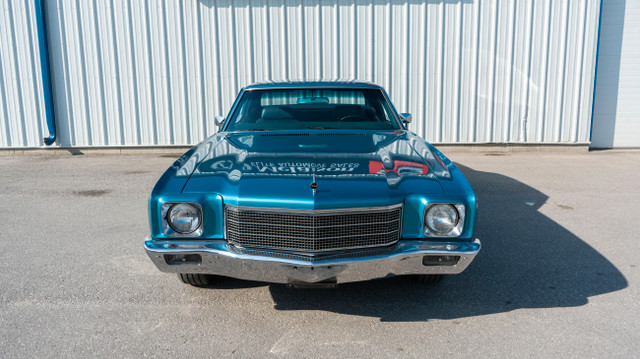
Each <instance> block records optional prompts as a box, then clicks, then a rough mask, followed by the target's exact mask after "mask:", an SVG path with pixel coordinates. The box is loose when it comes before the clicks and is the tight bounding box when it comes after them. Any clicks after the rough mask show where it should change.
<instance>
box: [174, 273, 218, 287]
mask: <svg viewBox="0 0 640 359" xmlns="http://www.w3.org/2000/svg"><path fill="white" fill-rule="evenodd" d="M178 277H180V279H181V280H182V282H184V283H186V284H191V285H192V286H194V287H206V286H209V285H211V284H213V282H214V281H215V276H213V275H210V274H200V273H178Z"/></svg>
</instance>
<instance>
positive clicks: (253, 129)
mask: <svg viewBox="0 0 640 359" xmlns="http://www.w3.org/2000/svg"><path fill="white" fill-rule="evenodd" d="M253 131H266V130H264V129H262V128H252V129H250V130H236V131H235V132H253Z"/></svg>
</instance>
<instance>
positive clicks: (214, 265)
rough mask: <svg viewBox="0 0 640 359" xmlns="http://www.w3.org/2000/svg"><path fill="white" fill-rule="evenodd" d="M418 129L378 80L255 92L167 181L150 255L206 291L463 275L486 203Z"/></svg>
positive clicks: (152, 211)
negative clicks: (218, 283)
mask: <svg viewBox="0 0 640 359" xmlns="http://www.w3.org/2000/svg"><path fill="white" fill-rule="evenodd" d="M410 121H411V115H409V114H405V113H403V114H398V113H397V112H396V110H395V109H394V107H393V105H392V104H391V101H390V100H389V97H388V95H387V94H386V92H385V91H384V90H383V89H382V88H381V87H379V86H377V85H373V84H368V83H356V82H300V83H270V84H258V85H252V86H249V87H246V88H244V89H242V90H241V91H240V94H239V95H238V98H237V99H236V101H235V103H234V104H233V106H232V108H231V111H230V112H229V116H228V118H226V119H224V118H222V117H217V118H216V122H217V123H218V125H219V126H221V130H220V132H218V133H217V134H215V135H213V136H211V137H209V138H207V139H206V140H204V141H203V142H201V143H200V144H198V145H197V146H196V147H194V148H192V149H191V150H189V151H188V152H186V153H185V154H184V155H183V156H182V157H180V158H179V159H178V160H177V161H176V162H175V163H174V164H173V165H172V166H171V167H170V168H169V169H168V170H167V171H166V172H165V173H164V175H162V177H161V178H160V180H159V181H158V183H157V184H156V186H155V188H154V189H153V192H152V193H151V198H150V199H149V216H150V225H151V236H150V237H149V238H147V240H146V242H145V249H146V251H147V253H148V254H149V256H150V257H151V259H152V260H153V262H154V263H155V264H156V266H157V267H158V268H159V269H160V270H161V271H163V272H173V273H178V274H179V276H180V278H181V279H182V280H183V281H184V282H185V283H189V284H192V285H195V286H206V285H209V284H211V283H212V280H214V279H215V276H226V277H233V278H239V279H246V280H255V281H264V282H273V283H286V284H290V285H293V286H296V285H300V286H309V285H311V286H313V285H319V286H320V285H326V286H331V285H335V284H336V283H343V282H354V281H362V280H370V279H376V278H385V277H390V276H397V275H413V276H414V277H416V278H417V279H419V280H420V281H422V282H435V281H439V280H440V279H441V278H442V276H443V274H455V273H460V272H462V271H463V270H464V269H465V268H466V267H467V266H468V265H469V263H471V261H472V260H473V258H474V257H475V255H476V254H477V253H478V251H479V250H480V241H479V240H478V239H475V238H474V237H473V229H474V225H475V218H476V197H475V194H474V192H473V190H472V188H471V186H470V185H469V183H468V182H467V180H466V179H465V177H464V176H463V175H462V173H461V172H460V170H458V168H456V166H455V165H454V164H453V163H452V162H451V161H449V160H448V159H447V158H446V157H445V156H444V155H442V153H440V152H439V151H438V150H436V149H435V148H434V147H433V146H431V145H430V144H429V143H427V142H426V141H424V140H423V139H422V138H420V137H418V136H417V135H416V134H414V133H412V132H410V131H408V130H407V124H408V123H409V122H410Z"/></svg>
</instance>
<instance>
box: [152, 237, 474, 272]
mask: <svg viewBox="0 0 640 359" xmlns="http://www.w3.org/2000/svg"><path fill="white" fill-rule="evenodd" d="M480 248H481V244H480V240H478V239H475V240H473V241H472V242H429V241H418V240H401V241H399V242H398V244H397V246H396V247H395V248H394V249H393V250H392V251H391V252H389V253H387V254H380V255H371V256H363V257H352V258H337V259H324V260H323V259H319V260H302V259H294V258H276V257H267V256H260V255H251V254H242V253H237V252H234V251H232V250H231V249H230V248H229V246H228V245H227V243H226V242H225V241H222V240H214V241H175V240H173V241H172V240H167V241H164V240H162V241H159V240H158V241H156V240H150V239H149V238H147V241H146V242H145V250H146V251H147V254H148V255H149V257H150V258H151V260H152V261H153V262H154V263H155V265H156V266H157V267H158V269H160V270H161V271H163V272H170V273H205V274H214V275H221V276H225V277H232V278H237V279H245V280H255V281H263V282H271V283H292V282H306V283H314V282H321V281H323V280H327V279H333V278H335V279H336V280H337V282H338V283H347V282H357V281H363V280H370V279H378V278H386V277H389V276H397V275H409V274H457V273H460V272H462V271H464V270H465V269H466V268H467V266H469V264H470V263H471V262H472V261H473V259H474V258H475V256H476V254H477V253H478V252H479V251H480ZM185 254H198V255H200V256H201V257H202V262H201V263H198V264H182V265H169V264H167V262H166V260H165V258H164V256H165V255H185ZM439 255H441V256H459V257H460V260H459V261H458V263H457V264H455V265H452V266H425V265H423V264H422V260H423V257H424V256H439Z"/></svg>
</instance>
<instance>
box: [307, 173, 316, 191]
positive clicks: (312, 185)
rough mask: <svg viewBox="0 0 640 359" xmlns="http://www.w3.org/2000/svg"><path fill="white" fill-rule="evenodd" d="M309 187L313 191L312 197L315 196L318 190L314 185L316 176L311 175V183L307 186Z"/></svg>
mask: <svg viewBox="0 0 640 359" xmlns="http://www.w3.org/2000/svg"><path fill="white" fill-rule="evenodd" d="M309 187H311V190H313V195H314V196H315V195H316V190H317V189H318V184H317V183H316V174H315V173H314V174H313V182H311V184H310V185H309Z"/></svg>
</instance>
